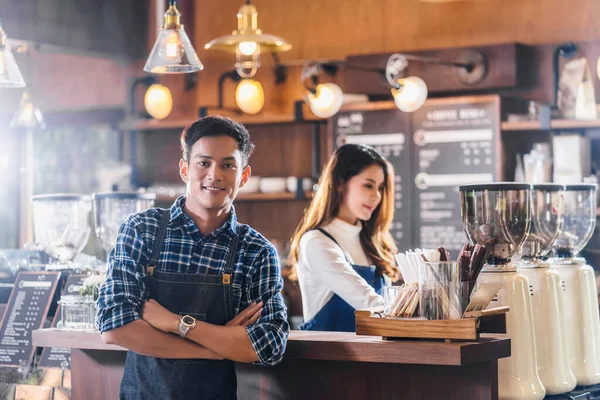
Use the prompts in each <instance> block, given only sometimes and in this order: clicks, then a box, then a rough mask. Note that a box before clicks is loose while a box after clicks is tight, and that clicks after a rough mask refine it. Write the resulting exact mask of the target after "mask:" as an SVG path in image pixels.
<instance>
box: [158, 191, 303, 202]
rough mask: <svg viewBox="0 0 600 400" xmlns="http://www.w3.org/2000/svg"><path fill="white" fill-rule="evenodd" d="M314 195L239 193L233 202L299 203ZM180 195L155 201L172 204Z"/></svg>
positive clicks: (167, 196) (159, 197)
mask: <svg viewBox="0 0 600 400" xmlns="http://www.w3.org/2000/svg"><path fill="white" fill-rule="evenodd" d="M313 195H314V193H313V192H306V193H305V194H304V198H300V199H299V198H297V197H296V194H295V193H290V192H283V193H240V194H238V196H237V197H236V198H235V201H236V202H237V201H244V202H246V201H294V200H299V201H304V200H309V199H312V197H313ZM179 196H180V195H176V196H169V195H159V194H157V195H156V201H157V202H161V203H166V202H169V203H171V202H173V201H175V199H176V198H177V197H179Z"/></svg>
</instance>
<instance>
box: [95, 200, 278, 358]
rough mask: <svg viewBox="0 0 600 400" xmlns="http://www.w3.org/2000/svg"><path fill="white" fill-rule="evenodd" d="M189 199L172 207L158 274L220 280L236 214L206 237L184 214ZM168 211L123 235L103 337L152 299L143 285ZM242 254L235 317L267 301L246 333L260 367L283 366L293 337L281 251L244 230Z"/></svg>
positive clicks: (145, 215)
mask: <svg viewBox="0 0 600 400" xmlns="http://www.w3.org/2000/svg"><path fill="white" fill-rule="evenodd" d="M184 204H185V197H183V196H181V197H179V198H178V199H177V200H176V201H175V203H173V205H172V206H171V219H170V220H169V225H168V227H167V233H166V235H165V241H164V244H163V247H162V250H161V255H160V257H159V261H158V265H157V268H158V269H160V270H161V271H164V272H179V273H188V274H214V275H220V274H222V273H223V269H224V267H225V261H226V254H227V249H228V248H229V247H230V244H231V242H232V238H233V235H234V233H235V230H236V226H237V225H238V222H237V219H236V216H235V210H234V209H233V207H232V209H231V214H230V216H229V219H228V220H227V222H225V224H223V226H221V227H220V228H218V229H217V230H215V231H214V232H212V233H210V234H208V235H207V236H204V237H202V235H201V233H200V230H199V229H198V227H197V226H196V224H194V221H193V220H192V219H191V218H190V217H189V216H188V215H187V214H185V213H184V212H183V206H184ZM161 216H162V210H161V209H159V208H152V209H149V210H147V211H144V212H141V213H137V214H133V215H131V216H130V217H129V218H128V219H127V221H125V223H123V225H122V226H121V229H120V230H119V235H118V236H117V243H116V245H115V247H114V248H113V249H112V251H111V252H110V254H109V256H108V264H109V265H108V272H107V277H106V280H105V281H104V283H103V284H102V287H101V288H100V297H99V298H98V314H97V316H96V326H97V327H98V329H99V330H100V332H106V331H109V330H112V329H116V328H119V327H121V326H123V325H126V324H128V323H130V322H133V321H135V320H137V319H140V318H141V314H140V311H141V306H142V305H143V304H144V302H145V301H146V300H147V299H148V294H147V291H146V290H145V288H144V284H143V283H142V280H141V279H142V277H144V276H145V274H146V271H145V267H146V266H147V265H148V262H149V259H150V256H151V254H150V253H151V251H152V246H153V243H154V240H155V234H156V233H157V231H158V226H159V225H160V219H161ZM239 226H240V228H239V232H240V251H239V253H238V254H239V255H238V259H237V262H236V263H235V268H234V270H233V274H232V277H231V278H232V279H231V283H232V286H233V291H232V293H233V307H234V310H235V313H236V314H237V313H239V311H240V310H243V309H244V308H246V307H248V306H249V305H250V304H251V303H252V302H254V301H256V302H259V301H261V300H262V301H263V302H264V306H263V313H262V315H261V317H260V319H259V320H258V321H257V322H256V323H255V324H253V325H251V326H248V327H247V328H246V330H247V332H248V337H249V338H250V341H251V342H252V346H254V349H255V350H256V353H257V355H258V358H259V363H260V364H263V365H274V364H276V363H278V362H279V361H281V359H282V357H283V353H284V351H285V346H286V342H287V338H288V334H289V330H290V328H289V325H288V322H287V310H286V307H285V304H284V302H283V297H282V296H281V289H282V288H283V278H282V277H281V268H280V265H279V258H278V256H277V251H276V250H275V248H274V247H273V245H272V244H271V243H270V242H269V241H268V240H267V239H265V238H264V237H263V236H262V235H261V234H260V233H258V232H256V231H255V230H254V229H252V228H250V227H249V226H248V225H241V224H239Z"/></svg>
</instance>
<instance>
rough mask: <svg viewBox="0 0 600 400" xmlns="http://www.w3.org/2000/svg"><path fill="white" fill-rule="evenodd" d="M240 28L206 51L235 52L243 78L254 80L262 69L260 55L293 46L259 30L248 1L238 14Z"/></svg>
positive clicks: (211, 45)
mask: <svg viewBox="0 0 600 400" xmlns="http://www.w3.org/2000/svg"><path fill="white" fill-rule="evenodd" d="M237 20H238V28H237V30H235V31H233V33H232V34H231V35H227V36H222V37H220V38H217V39H214V40H211V41H210V42H209V43H207V44H206V45H205V46H204V48H205V49H206V50H223V51H229V52H234V53H235V56H236V62H235V68H236V71H237V73H238V74H239V75H240V76H241V77H242V78H246V79H247V78H252V77H253V76H254V75H255V74H256V71H257V70H258V68H259V67H260V54H261V53H272V52H283V51H288V50H290V49H291V48H292V46H291V45H290V44H289V43H287V42H286V41H285V40H283V39H282V38H280V37H277V36H274V35H267V34H264V33H262V31H261V30H260V29H258V13H257V12H256V7H254V6H253V5H251V4H250V1H247V3H246V4H245V5H243V6H242V7H240V10H239V11H238V13H237Z"/></svg>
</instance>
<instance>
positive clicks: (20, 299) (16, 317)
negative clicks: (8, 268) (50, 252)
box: [0, 272, 60, 366]
mask: <svg viewBox="0 0 600 400" xmlns="http://www.w3.org/2000/svg"><path fill="white" fill-rule="evenodd" d="M59 279H60V272H20V273H19V274H18V275H17V278H16V280H15V286H14V288H13V291H12V293H11V295H10V298H9V300H8V305H7V307H6V311H5V312H4V317H3V319H2V323H1V324H0V365H2V366H19V365H29V364H30V363H31V359H32V357H33V352H34V349H33V346H32V343H31V332H32V331H33V330H34V329H41V328H42V327H43V325H44V320H45V319H46V316H47V315H48V309H49V308H50V302H51V301H52V297H53V295H54V292H55V290H56V286H57V285H58V280H59Z"/></svg>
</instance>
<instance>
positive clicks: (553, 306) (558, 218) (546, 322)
mask: <svg viewBox="0 0 600 400" xmlns="http://www.w3.org/2000/svg"><path fill="white" fill-rule="evenodd" d="M563 189H564V186H563V185H557V184H535V185H533V187H532V196H531V200H532V201H531V224H530V229H529V235H527V239H526V240H525V243H524V244H523V246H522V247H521V251H520V256H521V259H520V260H519V261H517V262H516V265H517V270H518V271H519V273H521V274H522V275H525V276H526V277H527V279H528V280H529V294H530V296H531V309H532V312H533V327H534V332H535V344H536V354H537V363H538V371H539V375H540V379H541V380H542V384H543V385H544V388H545V389H546V393H547V394H549V395H555V394H561V393H566V392H570V391H571V390H573V389H574V388H575V386H576V384H577V381H576V379H575V375H573V372H572V371H571V368H570V367H569V359H568V352H567V340H566V333H565V326H564V323H563V317H564V310H563V305H562V302H563V298H562V297H563V288H562V287H561V282H560V275H559V274H558V273H556V271H554V270H552V269H550V268H549V266H550V264H549V262H547V261H546V259H547V257H546V256H547V254H548V253H549V252H550V250H551V249H552V244H553V243H554V241H555V240H556V238H557V237H558V235H559V233H560V232H561V230H562V228H563V221H564V218H563V211H562V209H563V207H562V196H563Z"/></svg>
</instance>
